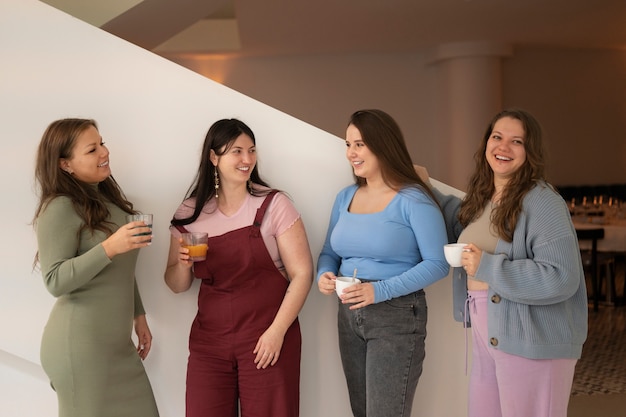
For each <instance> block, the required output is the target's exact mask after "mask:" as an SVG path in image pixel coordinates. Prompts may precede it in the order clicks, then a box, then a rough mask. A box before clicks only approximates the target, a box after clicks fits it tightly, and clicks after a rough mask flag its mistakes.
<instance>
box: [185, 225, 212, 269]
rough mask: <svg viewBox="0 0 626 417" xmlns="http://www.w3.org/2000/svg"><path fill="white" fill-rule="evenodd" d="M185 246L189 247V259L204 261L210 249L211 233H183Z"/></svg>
mask: <svg viewBox="0 0 626 417" xmlns="http://www.w3.org/2000/svg"><path fill="white" fill-rule="evenodd" d="M181 237H182V238H183V244H182V247H183V248H187V249H189V260H190V261H193V262H199V261H204V260H205V259H206V253H207V250H208V249H209V244H208V241H209V235H208V233H203V232H195V233H183V234H182V235H181Z"/></svg>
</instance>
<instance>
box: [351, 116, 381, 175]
mask: <svg viewBox="0 0 626 417" xmlns="http://www.w3.org/2000/svg"><path fill="white" fill-rule="evenodd" d="M346 158H347V159H348V161H349V162H350V165H351V166H352V169H353V170H354V175H356V176H357V177H361V178H365V179H368V178H369V179H372V178H373V177H376V176H380V175H381V174H380V167H379V165H378V158H377V157H376V155H374V153H373V152H372V151H370V149H369V148H368V147H367V145H366V144H365V142H363V138H362V137H361V132H360V131H359V129H357V128H356V126H354V125H349V126H348V128H347V129H346Z"/></svg>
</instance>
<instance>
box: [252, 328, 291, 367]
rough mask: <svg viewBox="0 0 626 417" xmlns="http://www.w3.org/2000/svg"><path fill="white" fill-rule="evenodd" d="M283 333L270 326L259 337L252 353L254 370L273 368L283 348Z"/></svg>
mask: <svg viewBox="0 0 626 417" xmlns="http://www.w3.org/2000/svg"><path fill="white" fill-rule="evenodd" d="M284 336H285V335H284V333H282V332H280V331H279V330H277V329H274V328H272V326H270V327H269V328H268V329H267V330H266V331H265V332H264V333H263V334H262V335H261V337H259V340H258V342H257V343H256V346H255V348H254V351H253V352H252V353H253V354H255V355H256V356H255V358H254V363H256V369H265V368H267V367H268V366H274V365H275V364H276V362H278V358H279V357H280V350H281V349H282V347H283V340H284Z"/></svg>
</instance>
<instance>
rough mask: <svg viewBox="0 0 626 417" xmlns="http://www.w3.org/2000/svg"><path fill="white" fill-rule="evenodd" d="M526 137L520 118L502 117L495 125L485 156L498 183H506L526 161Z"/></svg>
mask: <svg viewBox="0 0 626 417" xmlns="http://www.w3.org/2000/svg"><path fill="white" fill-rule="evenodd" d="M525 137H526V132H525V131H524V126H523V124H522V122H521V121H520V120H518V119H514V118H512V117H502V118H501V119H499V120H498V121H497V122H496V123H495V124H494V125H493V129H492V131H491V135H490V136H489V139H488V140H487V147H486V150H485V157H486V159H487V162H488V163H489V166H490V167H491V169H492V171H493V175H494V181H495V182H496V183H497V184H506V183H507V182H508V181H509V179H510V178H511V177H512V176H513V175H515V174H516V173H517V172H518V170H519V169H520V168H521V167H522V165H524V163H525V162H526V148H525V147H524V141H525Z"/></svg>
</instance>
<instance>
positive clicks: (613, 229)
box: [574, 221, 626, 252]
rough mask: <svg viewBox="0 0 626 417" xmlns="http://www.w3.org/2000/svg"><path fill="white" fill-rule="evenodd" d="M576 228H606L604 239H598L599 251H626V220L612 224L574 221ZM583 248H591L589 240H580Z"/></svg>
mask: <svg viewBox="0 0 626 417" xmlns="http://www.w3.org/2000/svg"><path fill="white" fill-rule="evenodd" d="M574 227H575V228H576V229H598V228H602V229H604V239H599V240H598V251H599V252H626V222H624V221H619V222H614V223H611V224H592V223H579V222H574ZM579 245H580V248H581V249H591V242H590V241H588V240H585V241H580V242H579Z"/></svg>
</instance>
